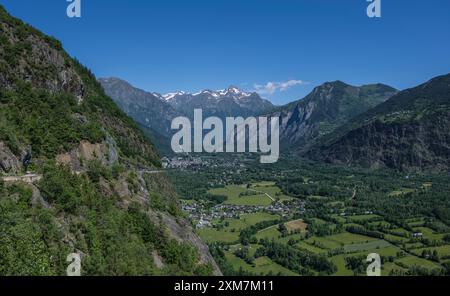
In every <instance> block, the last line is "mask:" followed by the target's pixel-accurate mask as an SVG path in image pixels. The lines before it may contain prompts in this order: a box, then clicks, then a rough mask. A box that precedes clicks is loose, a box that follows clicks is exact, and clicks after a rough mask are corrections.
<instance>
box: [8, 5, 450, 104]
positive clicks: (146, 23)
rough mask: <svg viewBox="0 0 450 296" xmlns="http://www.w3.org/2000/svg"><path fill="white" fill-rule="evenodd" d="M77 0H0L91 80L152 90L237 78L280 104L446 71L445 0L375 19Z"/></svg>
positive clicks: (340, 13)
mask: <svg viewBox="0 0 450 296" xmlns="http://www.w3.org/2000/svg"><path fill="white" fill-rule="evenodd" d="M81 1H82V18H81V19H69V18H68V17H67V16H66V7H67V5H68V3H67V2H66V0H0V3H1V4H2V5H4V6H5V7H6V8H7V9H8V11H9V12H10V13H12V14H13V15H14V16H17V17H19V18H21V19H23V20H25V21H26V22H28V23H30V24H32V25H33V26H34V27H36V28H38V29H40V30H42V31H44V32H45V33H47V34H49V35H52V36H55V37H56V38H58V39H60V40H61V41H62V42H63V45H64V47H65V49H66V50H67V51H68V52H69V53H70V54H71V55H72V56H75V57H77V58H78V59H79V60H80V61H81V62H82V63H83V64H85V65H86V66H88V67H89V68H90V69H92V70H93V72H94V73H95V74H96V75H97V76H98V77H109V76H116V77H121V78H123V79H125V80H128V81H129V82H131V83H132V84H133V85H135V86H137V87H140V88H143V89H145V90H148V91H157V92H160V93H167V92H172V91H177V90H184V91H191V92H196V91H198V90H201V89H205V88H209V89H223V88H226V87H228V86H229V85H236V86H238V87H241V88H243V89H245V90H253V89H255V88H257V89H259V90H261V92H263V95H264V96H265V97H267V98H269V99H271V100H272V101H273V102H274V103H276V104H282V103H287V102H289V101H293V100H296V99H299V98H302V97H303V96H304V95H306V94H307V93H308V92H309V91H311V89H312V88H313V87H314V86H317V85H319V84H321V83H323V82H325V81H333V80H342V81H345V82H347V83H351V84H355V85H361V84H366V83H375V82H382V83H386V84H389V85H392V86H394V87H397V88H399V89H404V88H407V87H411V86H415V85H417V84H419V83H421V82H424V81H426V80H428V79H430V78H431V77H433V76H437V75H441V74H447V73H449V72H450V31H449V29H450V18H449V17H448V15H449V14H450V1H448V0H427V1H425V0H423V1H420V0H382V18H381V19H370V18H368V17H367V15H366V7H367V5H368V3H367V2H366V0H343V1H337V0H297V1H295V0H178V1H177V0H128V1H124V0H123V1H122V0H81ZM287 81H291V82H290V83H287V84H286V82H287ZM270 82H272V83H273V84H269V86H271V87H269V88H266V87H263V86H266V85H267V84H268V83H270ZM283 83H284V84H283ZM255 85H259V86H255ZM269 89H270V92H268V90H269ZM272 91H273V92H272ZM271 92H272V93H271Z"/></svg>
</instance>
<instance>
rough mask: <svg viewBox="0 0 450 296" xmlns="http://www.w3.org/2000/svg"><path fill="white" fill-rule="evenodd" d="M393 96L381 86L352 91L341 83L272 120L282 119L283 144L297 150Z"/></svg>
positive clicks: (286, 108)
mask: <svg viewBox="0 0 450 296" xmlns="http://www.w3.org/2000/svg"><path fill="white" fill-rule="evenodd" d="M395 93H396V90H395V89H393V88H392V87H389V86H386V85H383V84H374V85H365V86H361V87H355V86H351V85H348V84H345V83H343V82H341V81H335V82H328V83H325V84H323V85H321V86H319V87H317V88H315V89H314V90H313V91H312V92H311V93H310V94H309V95H308V96H306V97H305V98H304V99H302V100H300V101H297V102H293V103H291V104H289V105H287V106H284V107H281V108H280V109H279V110H278V111H277V112H275V113H273V114H271V116H279V117H280V118H281V122H280V130H281V134H280V136H281V140H282V142H283V143H285V144H287V145H290V146H291V147H292V149H294V150H298V149H302V148H303V146H305V145H307V144H310V143H311V142H312V141H313V140H315V139H316V138H318V137H320V136H323V135H325V134H328V133H330V132H332V131H334V130H335V129H336V128H337V127H339V126H341V125H343V124H344V123H346V122H347V121H348V120H349V119H351V118H353V117H355V116H357V115H359V114H361V113H363V112H365V111H367V110H369V109H370V108H373V107H375V106H376V105H378V104H380V103H382V102H384V101H386V100H387V99H388V98H389V97H391V96H392V95H394V94H395Z"/></svg>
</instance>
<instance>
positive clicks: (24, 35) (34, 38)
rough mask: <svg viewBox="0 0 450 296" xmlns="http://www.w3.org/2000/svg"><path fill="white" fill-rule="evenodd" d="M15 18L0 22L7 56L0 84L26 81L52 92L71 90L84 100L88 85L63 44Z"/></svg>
mask: <svg viewBox="0 0 450 296" xmlns="http://www.w3.org/2000/svg"><path fill="white" fill-rule="evenodd" d="M14 22H15V21H11V20H10V19H7V18H4V20H3V21H2V22H1V24H0V34H1V36H2V37H1V42H2V46H1V47H0V55H4V56H6V58H5V60H6V61H1V62H0V69H2V71H0V87H3V88H9V89H10V88H12V87H13V86H14V84H15V81H17V80H19V81H26V82H30V83H32V84H33V85H34V86H36V87H39V88H44V89H46V90H48V91H51V92H53V93H60V92H67V93H70V94H72V95H74V96H75V97H76V98H77V99H78V101H79V102H81V101H82V100H83V97H84V94H85V87H84V85H83V82H82V79H81V77H80V76H79V75H78V73H77V72H76V69H75V67H74V66H73V65H72V64H70V63H67V55H66V54H65V53H64V52H63V51H62V50H61V44H60V43H59V42H58V41H57V40H54V39H52V38H49V37H46V36H44V35H43V34H42V33H40V32H38V31H36V30H34V29H32V28H29V32H32V33H34V34H28V33H29V32H26V31H25V30H22V29H20V27H19V26H17V24H15V23H14ZM17 22H20V21H18V20H17ZM22 51H26V52H27V54H21V52H22ZM50 76H51V77H50Z"/></svg>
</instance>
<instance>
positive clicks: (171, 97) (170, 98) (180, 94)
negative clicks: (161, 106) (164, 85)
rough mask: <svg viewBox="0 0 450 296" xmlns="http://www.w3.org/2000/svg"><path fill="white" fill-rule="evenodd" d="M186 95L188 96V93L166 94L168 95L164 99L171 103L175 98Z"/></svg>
mask: <svg viewBox="0 0 450 296" xmlns="http://www.w3.org/2000/svg"><path fill="white" fill-rule="evenodd" d="M184 95H186V92H184V91H178V92H174V93H168V94H166V95H164V96H162V97H163V98H164V100H166V101H170V100H172V99H173V98H175V97H177V96H184Z"/></svg>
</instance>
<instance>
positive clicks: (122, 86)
mask: <svg viewBox="0 0 450 296" xmlns="http://www.w3.org/2000/svg"><path fill="white" fill-rule="evenodd" d="M99 82H100V84H101V85H102V87H103V89H104V90H105V92H106V94H107V95H108V96H110V97H111V98H112V99H113V100H114V101H115V102H116V104H117V105H118V106H119V107H120V108H121V109H122V110H123V111H124V112H125V113H127V114H128V115H129V116H131V117H132V118H133V119H134V120H135V121H136V122H137V123H139V124H140V125H143V126H146V127H148V128H150V129H152V130H154V131H157V132H158V133H159V134H161V135H163V136H169V134H170V124H171V122H172V119H173V118H175V117H177V116H178V115H179V112H177V111H176V110H175V109H173V108H172V107H171V106H170V105H169V104H167V102H165V101H164V100H161V99H160V98H158V97H156V96H155V95H154V94H152V93H149V92H146V91H143V90H140V89H137V88H135V87H133V86H131V85H130V84H129V83H128V82H126V81H123V80H121V79H118V78H105V79H99Z"/></svg>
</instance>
